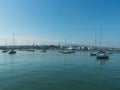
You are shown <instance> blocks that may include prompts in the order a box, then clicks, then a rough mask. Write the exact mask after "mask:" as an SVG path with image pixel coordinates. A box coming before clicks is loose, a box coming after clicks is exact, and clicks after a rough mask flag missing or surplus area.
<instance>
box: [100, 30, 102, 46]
mask: <svg viewBox="0 0 120 90" xmlns="http://www.w3.org/2000/svg"><path fill="white" fill-rule="evenodd" d="M101 38H102V29H101V28H100V47H102V39H101Z"/></svg>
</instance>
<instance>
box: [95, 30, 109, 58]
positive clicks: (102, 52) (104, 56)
mask: <svg viewBox="0 0 120 90" xmlns="http://www.w3.org/2000/svg"><path fill="white" fill-rule="evenodd" d="M101 34H102V30H101V29H100V49H101V45H102V39H101ZM96 58H97V59H109V55H108V54H107V53H106V51H103V50H100V51H99V52H98V53H97V55H96Z"/></svg>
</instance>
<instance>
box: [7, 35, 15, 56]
mask: <svg viewBox="0 0 120 90" xmlns="http://www.w3.org/2000/svg"><path fill="white" fill-rule="evenodd" d="M8 53H9V54H16V51H15V50H14V34H13V46H12V48H11V49H10V50H9V52H8Z"/></svg>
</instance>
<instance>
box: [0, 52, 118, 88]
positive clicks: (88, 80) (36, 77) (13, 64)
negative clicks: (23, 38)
mask: <svg viewBox="0 0 120 90" xmlns="http://www.w3.org/2000/svg"><path fill="white" fill-rule="evenodd" d="M0 90H120V53H115V54H113V55H111V56H110V59H109V60H96V58H95V57H90V56H89V52H86V51H77V52H76V53H75V54H71V55H64V54H61V53H58V52H57V51H53V50H49V51H47V52H46V53H41V52H39V51H35V52H34V53H33V52H17V54H15V55H9V54H7V53H6V54H5V53H0Z"/></svg>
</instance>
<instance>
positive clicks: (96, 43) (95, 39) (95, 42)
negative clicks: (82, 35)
mask: <svg viewBox="0 0 120 90" xmlns="http://www.w3.org/2000/svg"><path fill="white" fill-rule="evenodd" d="M96 39H97V34H96V32H95V47H96V46H97V40H96Z"/></svg>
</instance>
